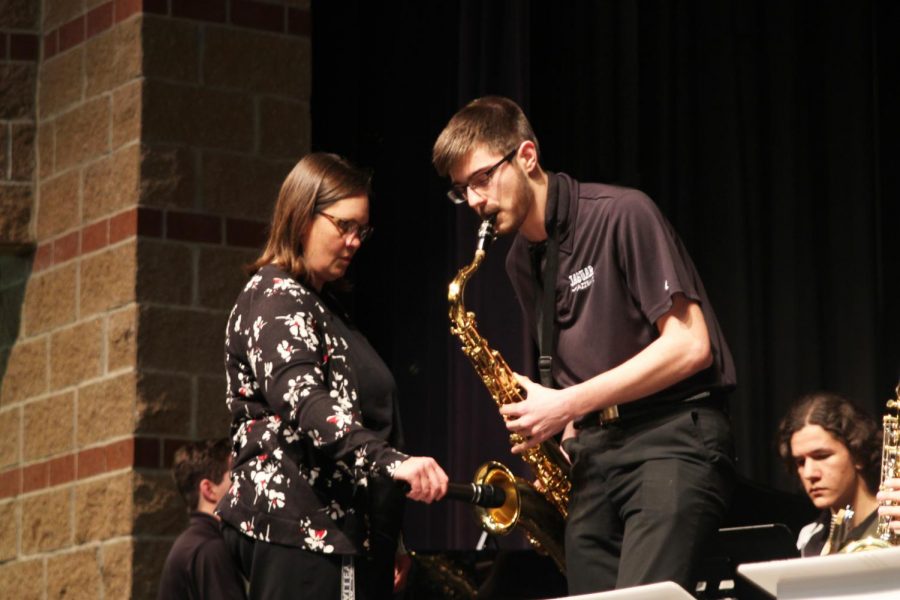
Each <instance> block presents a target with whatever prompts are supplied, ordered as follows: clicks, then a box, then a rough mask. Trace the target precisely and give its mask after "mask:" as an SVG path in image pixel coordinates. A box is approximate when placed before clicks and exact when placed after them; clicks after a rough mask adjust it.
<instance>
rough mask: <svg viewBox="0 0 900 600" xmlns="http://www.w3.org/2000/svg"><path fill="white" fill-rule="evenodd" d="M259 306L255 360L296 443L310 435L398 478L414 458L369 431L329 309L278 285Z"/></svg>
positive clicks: (331, 450) (262, 295) (358, 465)
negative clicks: (330, 323)
mask: <svg viewBox="0 0 900 600" xmlns="http://www.w3.org/2000/svg"><path fill="white" fill-rule="evenodd" d="M253 306H254V308H253V309H252V310H251V315H250V319H249V322H248V323H246V327H247V330H246V336H243V337H245V339H246V343H247V349H248V350H247V357H248V359H249V360H248V362H249V364H250V368H251V369H252V370H253V371H254V373H255V377H256V380H257V382H258V384H259V386H260V391H261V393H262V394H263V396H264V397H265V400H266V403H267V404H268V405H269V407H271V409H272V410H274V411H275V413H276V414H277V415H278V416H279V417H280V418H281V419H282V420H283V421H284V422H285V423H286V425H287V427H288V429H289V431H288V437H289V439H290V438H291V437H294V436H295V439H300V437H301V436H305V437H306V438H307V440H308V441H310V442H311V443H312V444H313V446H314V447H315V448H316V449H317V450H318V451H319V452H322V453H325V454H327V455H329V456H331V457H332V458H333V459H334V460H336V461H341V462H343V463H344V464H345V465H347V466H348V467H351V468H353V469H354V470H358V469H362V470H363V471H367V472H371V471H384V472H387V473H388V474H391V475H392V474H393V471H394V469H395V468H396V467H397V466H398V465H399V464H400V463H401V462H402V461H403V460H405V459H406V458H408V456H407V455H405V454H403V453H401V452H398V451H396V450H394V449H393V448H391V447H390V446H389V445H388V444H387V442H385V441H384V440H382V439H380V438H378V437H377V436H376V435H375V433H374V432H372V431H370V430H368V429H366V428H365V427H363V425H362V422H361V414H360V409H359V398H358V395H357V390H356V388H355V387H354V385H353V382H352V379H351V377H350V373H351V370H352V365H351V364H349V356H350V353H349V349H348V346H347V341H346V340H345V339H343V338H341V337H339V336H337V335H335V334H334V333H333V332H332V331H330V328H329V327H328V321H329V319H331V318H332V315H331V314H330V313H329V312H328V310H327V309H326V308H325V307H324V305H323V304H322V303H321V302H319V301H318V300H317V299H316V298H315V297H314V296H313V295H312V294H311V293H310V292H309V291H307V290H306V289H305V288H303V287H301V286H299V285H297V284H296V283H292V284H289V283H284V282H283V281H280V280H277V279H276V280H275V283H274V285H273V286H272V287H269V288H267V289H264V290H261V291H259V292H258V295H257V299H256V302H254V305H253Z"/></svg>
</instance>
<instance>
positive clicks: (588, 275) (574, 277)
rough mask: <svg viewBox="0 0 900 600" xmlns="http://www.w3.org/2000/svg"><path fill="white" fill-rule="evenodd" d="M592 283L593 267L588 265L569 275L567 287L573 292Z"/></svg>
mask: <svg viewBox="0 0 900 600" xmlns="http://www.w3.org/2000/svg"><path fill="white" fill-rule="evenodd" d="M592 285H594V267H592V266H591V265H588V266H586V267H584V268H583V269H579V270H577V271H575V272H574V273H572V274H571V275H569V287H570V288H571V289H572V291H573V292H579V291H581V290H583V289H587V288H589V287H591V286H592Z"/></svg>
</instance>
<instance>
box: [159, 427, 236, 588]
mask: <svg viewBox="0 0 900 600" xmlns="http://www.w3.org/2000/svg"><path fill="white" fill-rule="evenodd" d="M172 470H173V474H174V477H175V484H176V486H177V487H178V491H179V493H181V496H182V498H184V501H185V504H186V505H187V506H188V509H189V511H190V523H189V525H188V528H187V529H186V530H185V531H184V532H183V533H182V534H181V535H180V536H178V539H176V540H175V544H174V545H173V546H172V549H171V550H170V551H169V556H168V557H167V558H166V564H165V566H164V567H163V573H162V579H161V580H160V584H159V595H158V598H159V600H179V599H185V600H204V599H206V600H218V599H222V600H233V599H234V600H241V599H244V598H246V597H247V596H246V594H245V592H244V580H243V578H242V577H241V575H240V571H239V570H238V566H237V564H236V563H235V562H234V560H233V559H232V557H231V553H229V552H228V548H226V547H225V540H224V539H223V538H222V530H221V528H220V522H219V517H217V516H216V515H215V514H214V512H213V511H214V510H215V508H216V504H218V502H219V500H220V499H222V497H223V496H224V495H225V492H226V491H227V490H228V488H229V487H230V486H231V442H230V440H228V439H223V440H218V441H203V442H194V443H189V444H186V445H184V446H182V447H181V448H179V449H178V451H176V452H175V460H174V464H173V466H172Z"/></svg>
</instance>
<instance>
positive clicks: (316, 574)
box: [222, 524, 341, 600]
mask: <svg viewBox="0 0 900 600" xmlns="http://www.w3.org/2000/svg"><path fill="white" fill-rule="evenodd" d="M222 535H223V536H224V538H225V545H226V546H228V550H229V552H231V555H232V556H234V557H236V558H237V559H238V563H239V564H240V566H241V571H242V572H243V574H244V577H246V578H247V579H248V580H249V582H250V594H249V599H250V600H279V599H282V598H283V599H285V600H287V599H289V598H290V599H297V600H338V599H339V598H340V597H341V596H340V590H341V587H340V585H341V556H336V555H329V554H319V553H317V552H309V551H308V550H303V549H301V548H294V547H292V546H282V545H280V544H269V543H267V542H261V541H257V540H254V539H253V538H250V537H248V536H246V535H244V534H243V533H241V532H240V531H238V530H237V529H235V528H234V527H232V526H231V525H228V524H223V527H222Z"/></svg>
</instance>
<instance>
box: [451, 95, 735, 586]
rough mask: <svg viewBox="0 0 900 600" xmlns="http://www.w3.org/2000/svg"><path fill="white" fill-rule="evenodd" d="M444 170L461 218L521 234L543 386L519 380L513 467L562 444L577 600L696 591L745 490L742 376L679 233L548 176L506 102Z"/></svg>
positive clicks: (523, 296) (518, 252)
mask: <svg viewBox="0 0 900 600" xmlns="http://www.w3.org/2000/svg"><path fill="white" fill-rule="evenodd" d="M433 163H434V165H435V168H436V169H437V171H438V173H439V174H440V175H442V176H447V175H449V177H450V178H451V182H452V188H451V190H450V191H449V192H448V195H449V197H450V199H451V200H452V201H453V202H454V203H456V204H468V205H469V207H470V208H471V209H472V210H474V211H475V212H476V213H477V214H478V215H479V216H480V217H481V218H483V219H488V218H490V219H493V220H494V225H495V228H496V232H497V233H498V234H499V235H504V234H515V235H516V238H515V240H514V242H513V245H512V248H511V250H510V253H509V255H508V256H507V261H506V264H507V271H508V273H509V275H510V279H511V280H512V283H513V287H514V289H515V292H516V295H517V296H518V298H519V301H520V303H521V305H522V308H523V311H524V313H525V317H526V322H527V325H528V327H529V329H530V332H531V334H532V337H533V338H534V339H535V340H536V342H537V344H538V346H539V348H540V350H541V354H542V359H541V368H542V384H538V383H535V382H532V381H531V380H529V379H528V378H526V377H523V376H520V375H517V376H516V377H517V381H518V382H519V384H520V385H521V387H522V388H523V389H524V391H525V392H526V393H527V398H526V399H525V400H523V401H521V402H516V403H511V404H506V405H504V406H503V407H502V408H501V414H502V415H503V416H504V418H505V419H506V426H507V428H508V429H509V430H510V431H511V432H513V433H516V434H519V435H521V436H523V437H524V441H523V442H522V443H519V444H516V445H515V446H513V452H515V453H521V452H523V451H525V450H527V449H529V448H533V447H535V446H537V445H538V444H540V443H541V442H543V441H545V440H547V439H549V438H550V437H551V436H554V435H556V434H559V433H561V432H563V446H564V449H565V450H566V452H567V453H568V456H569V458H570V459H571V463H572V466H571V472H570V479H571V485H572V488H571V496H570V502H569V507H568V518H567V521H566V535H565V538H566V539H565V554H566V567H567V568H566V570H567V579H568V585H569V592H570V593H571V594H583V593H588V592H596V591H603V590H609V589H613V588H623V587H629V586H634V585H641V584H647V583H654V582H659V581H665V580H672V581H675V582H677V583H679V584H681V585H682V586H685V587H687V588H688V589H690V584H691V579H692V575H691V572H692V569H693V567H694V564H695V562H696V560H697V559H698V558H699V556H700V553H701V552H702V549H703V543H704V541H705V540H706V539H707V538H708V537H709V536H710V535H711V534H712V533H713V532H715V531H716V529H717V527H718V526H719V523H720V521H721V518H722V516H723V515H724V513H725V509H726V507H727V505H728V502H729V499H730V494H731V490H732V486H733V472H734V466H733V458H732V454H733V450H732V447H733V444H732V437H731V427H730V423H729V420H728V417H727V415H726V413H725V395H726V394H727V392H729V391H730V390H731V389H733V387H734V384H735V375H734V365H733V361H732V358H731V353H730V351H729V349H728V345H727V344H726V342H725V339H724V337H723V335H722V333H721V330H720V328H719V325H718V323H717V321H716V317H715V314H714V312H713V310H712V307H711V305H710V303H709V299H708V297H707V295H706V292H705V290H704V288H703V284H702V283H701V281H700V277H699V275H698V274H697V272H696V269H695V268H694V265H693V263H692V261H691V259H690V257H689V256H688V254H687V251H686V250H685V248H684V246H683V245H682V243H681V241H680V240H679V238H678V236H677V235H676V234H675V232H674V230H673V228H672V226H671V225H670V224H669V222H668V221H667V220H666V219H665V217H663V215H662V214H661V213H660V211H659V209H658V208H657V207H656V205H655V204H654V203H653V202H652V201H651V200H650V199H649V198H648V197H647V196H646V195H645V194H643V193H642V192H640V191H638V190H634V189H627V188H622V187H617V186H612V185H605V184H594V183H580V182H578V181H576V180H574V179H573V178H571V177H569V176H568V175H565V174H563V173H550V172H546V171H544V170H543V169H542V168H541V165H540V162H539V151H538V142H537V138H536V137H535V135H534V132H533V131H532V128H531V125H530V123H529V122H528V119H527V118H526V117H525V115H524V113H523V112H522V110H521V108H519V106H518V105H516V104H515V103H514V102H513V101H511V100H509V99H507V98H500V97H485V98H480V99H477V100H474V101H472V102H471V103H469V104H468V105H467V106H465V107H463V108H462V109H461V110H460V111H459V112H457V113H456V115H454V116H453V118H452V119H451V120H450V122H449V123H448V124H447V126H446V127H445V128H444V130H443V132H442V133H441V134H440V136H439V137H438V139H437V141H436V143H435V145H434V149H433ZM542 290H549V293H548V294H546V295H544V294H543V292H542ZM540 315H546V317H547V318H546V319H541V318H540ZM614 407H618V408H617V409H616V411H617V412H618V415H615V414H614V413H615V412H616V411H611V409H613V408H614Z"/></svg>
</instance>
